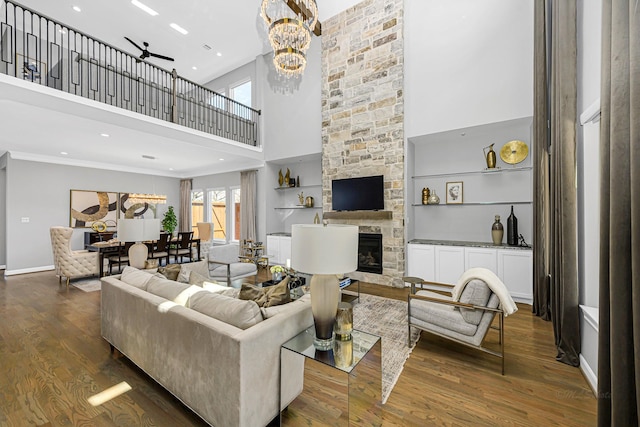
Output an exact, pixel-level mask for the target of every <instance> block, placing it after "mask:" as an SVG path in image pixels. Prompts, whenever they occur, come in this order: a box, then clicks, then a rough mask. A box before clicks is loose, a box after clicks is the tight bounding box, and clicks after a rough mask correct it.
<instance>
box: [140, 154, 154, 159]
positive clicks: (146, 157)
mask: <svg viewBox="0 0 640 427" xmlns="http://www.w3.org/2000/svg"><path fill="white" fill-rule="evenodd" d="M142 158H143V159H149V160H155V159H156V158H155V157H154V156H150V155H148V154H143V155H142Z"/></svg>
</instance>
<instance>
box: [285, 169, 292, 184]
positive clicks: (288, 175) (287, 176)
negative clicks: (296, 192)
mask: <svg viewBox="0 0 640 427" xmlns="http://www.w3.org/2000/svg"><path fill="white" fill-rule="evenodd" d="M290 179H291V171H289V168H287V173H286V174H285V175H284V186H285V187H288V186H289V180H290Z"/></svg>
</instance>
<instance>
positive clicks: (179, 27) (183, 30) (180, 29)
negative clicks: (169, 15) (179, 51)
mask: <svg viewBox="0 0 640 427" xmlns="http://www.w3.org/2000/svg"><path fill="white" fill-rule="evenodd" d="M169 26H170V27H171V28H173V29H174V30H176V31H177V32H179V33H180V34H184V35H187V34H189V31H187V30H185V29H184V28H182V27H181V26H180V25H178V24H175V23H173V22H172V23H171V24H169Z"/></svg>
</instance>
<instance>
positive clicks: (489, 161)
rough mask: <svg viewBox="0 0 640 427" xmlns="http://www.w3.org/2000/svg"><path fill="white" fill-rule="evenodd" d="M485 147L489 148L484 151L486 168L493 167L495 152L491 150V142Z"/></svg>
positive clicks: (494, 164) (494, 165)
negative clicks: (487, 150)
mask: <svg viewBox="0 0 640 427" xmlns="http://www.w3.org/2000/svg"><path fill="white" fill-rule="evenodd" d="M485 148H489V152H485V154H486V160H487V169H495V167H496V152H495V151H493V144H491V145H490V146H489V147H485Z"/></svg>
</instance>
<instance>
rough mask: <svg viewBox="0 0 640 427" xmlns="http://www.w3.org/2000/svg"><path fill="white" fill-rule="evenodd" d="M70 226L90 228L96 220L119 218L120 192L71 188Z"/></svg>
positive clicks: (114, 219) (104, 220)
mask: <svg viewBox="0 0 640 427" xmlns="http://www.w3.org/2000/svg"><path fill="white" fill-rule="evenodd" d="M69 210H70V215H69V226H70V227H73V228H85V227H86V228H90V227H91V226H92V225H93V223H94V222H95V221H103V222H106V221H113V222H115V221H116V220H117V219H118V193H112V192H108V191H88V190H70V209H69Z"/></svg>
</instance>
